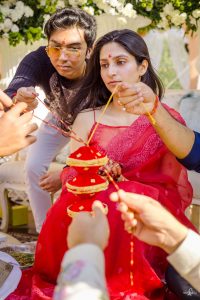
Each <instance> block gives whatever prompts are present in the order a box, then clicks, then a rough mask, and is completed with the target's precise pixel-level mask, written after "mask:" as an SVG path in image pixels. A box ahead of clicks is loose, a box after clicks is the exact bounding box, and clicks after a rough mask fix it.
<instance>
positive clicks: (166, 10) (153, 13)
mask: <svg viewBox="0 0 200 300" xmlns="http://www.w3.org/2000/svg"><path fill="white" fill-rule="evenodd" d="M63 7H79V8H81V9H83V10H85V11H87V12H88V13H89V14H91V15H101V14H103V13H106V14H109V15H118V16H119V15H121V16H125V17H129V18H132V19H133V18H136V17H137V16H138V15H141V16H144V17H147V18H149V19H150V20H151V24H150V25H148V26H147V27H145V28H142V31H148V30H149V29H152V28H158V29H161V30H166V29H168V28H171V27H181V26H183V25H185V28H186V31H192V32H193V31H196V30H197V26H198V21H199V20H200V1H199V0H196V1H192V0H189V1H188V0H171V1H165V0H130V1H125V0H26V1H17V0H0V37H5V38H8V39H9V42H10V44H11V45H13V46H15V45H17V44H18V43H19V42H20V41H24V42H25V43H28V42H31V43H32V42H33V41H35V40H39V39H41V38H43V37H44V34H43V27H44V23H45V22H46V21H47V20H48V19H49V18H50V16H51V14H53V13H54V12H55V11H56V10H57V9H59V8H63Z"/></svg>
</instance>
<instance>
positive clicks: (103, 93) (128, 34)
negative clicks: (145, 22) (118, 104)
mask: <svg viewBox="0 0 200 300" xmlns="http://www.w3.org/2000/svg"><path fill="white" fill-rule="evenodd" d="M110 42H115V43H118V44H119V45H121V46H122V47H123V48H124V49H125V50H126V51H128V52H129V53H130V54H131V55H133V56H134V57H135V59H136V62H137V64H138V65H140V64H141V63H142V61H143V60H144V59H145V60H147V61H148V68H147V71H146V73H145V74H144V75H143V76H142V77H141V81H142V82H144V83H145V84H147V85H148V86H149V87H151V88H152V90H153V91H154V93H155V94H157V95H158V96H159V98H160V99H161V98H162V96H163V93H164V88H163V84H162V82H161V80H160V79H159V77H158V75H157V74H156V72H155V71H154V69H153V66H152V64H151V60H150V56H149V51H148V48H147V45H146V43H145V41H144V40H143V38H142V37H141V36H139V35H138V34H137V33H136V32H134V31H132V30H129V29H123V30H114V31H111V32H109V33H107V34H105V35H104V36H103V37H101V38H99V39H98V41H97V42H96V44H95V46H94V49H93V52H92V54H91V58H90V60H89V62H88V66H87V71H86V75H85V77H84V79H83V80H82V85H81V88H80V90H79V91H78V93H77V94H76V96H75V97H74V99H73V101H72V107H71V108H72V111H77V108H78V107H80V106H81V107H82V108H95V107H99V106H102V105H104V104H106V102H107V101H108V98H109V96H110V95H111V93H110V91H109V90H108V89H107V88H106V86H105V84H104V82H103V80H102V78H101V69H100V51H101V49H102V47H103V46H104V45H106V44H108V43H110ZM86 99H87V100H86ZM84 102H85V103H84ZM83 103H84V105H83Z"/></svg>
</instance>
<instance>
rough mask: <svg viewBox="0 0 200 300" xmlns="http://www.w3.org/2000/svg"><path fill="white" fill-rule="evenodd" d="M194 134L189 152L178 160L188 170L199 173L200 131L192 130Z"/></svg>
mask: <svg viewBox="0 0 200 300" xmlns="http://www.w3.org/2000/svg"><path fill="white" fill-rule="evenodd" d="M194 134H195V140H194V144H193V146H192V149H191V151H190V153H189V154H188V155H187V156H186V157H185V158H184V159H179V161H180V163H181V164H182V165H184V166H185V167H186V168H187V169H188V170H194V171H196V172H199V173H200V133H199V132H196V131H194Z"/></svg>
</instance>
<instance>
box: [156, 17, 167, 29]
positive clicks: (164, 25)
mask: <svg viewBox="0 0 200 300" xmlns="http://www.w3.org/2000/svg"><path fill="white" fill-rule="evenodd" d="M161 14H162V13H161ZM161 14H160V15H161ZM161 17H162V20H161V21H160V22H159V24H158V25H157V26H158V28H160V29H165V30H167V29H169V22H168V20H167V18H166V17H164V15H162V16H161Z"/></svg>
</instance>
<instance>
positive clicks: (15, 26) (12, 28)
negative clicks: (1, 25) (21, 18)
mask: <svg viewBox="0 0 200 300" xmlns="http://www.w3.org/2000/svg"><path fill="white" fill-rule="evenodd" d="M11 31H12V32H19V27H18V26H17V25H16V24H14V25H13V26H12V27H11Z"/></svg>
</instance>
